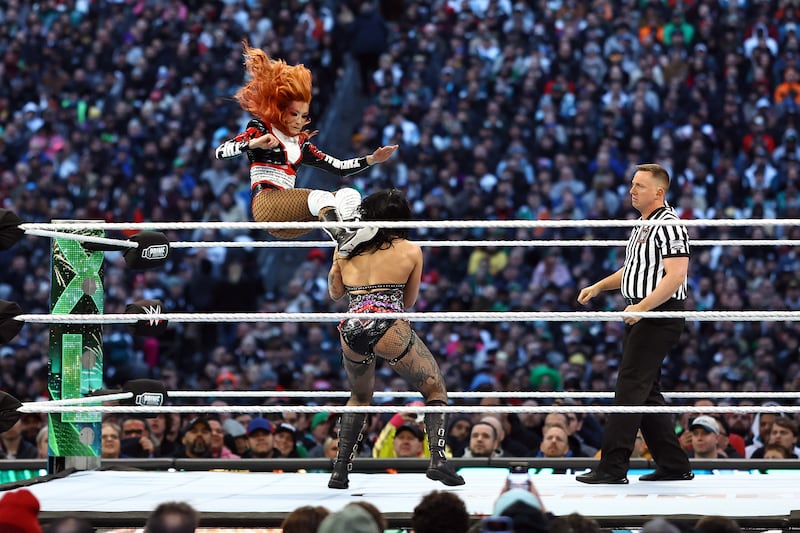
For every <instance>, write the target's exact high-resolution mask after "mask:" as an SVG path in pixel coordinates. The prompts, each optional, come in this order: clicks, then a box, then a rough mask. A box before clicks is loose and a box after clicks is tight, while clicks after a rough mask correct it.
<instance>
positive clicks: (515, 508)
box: [481, 470, 550, 533]
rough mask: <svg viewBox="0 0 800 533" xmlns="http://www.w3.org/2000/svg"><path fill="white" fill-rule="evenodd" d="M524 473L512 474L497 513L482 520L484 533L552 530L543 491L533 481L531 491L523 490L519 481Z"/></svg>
mask: <svg viewBox="0 0 800 533" xmlns="http://www.w3.org/2000/svg"><path fill="white" fill-rule="evenodd" d="M520 474H521V472H518V471H514V470H512V472H510V473H509V478H508V479H507V480H506V484H505V486H504V487H503V490H502V492H501V493H500V496H499V497H498V498H497V501H496V502H495V504H494V513H493V514H492V516H488V517H486V518H484V519H483V520H482V521H481V531H482V532H484V531H485V532H488V531H491V532H503V531H505V532H507V533H511V532H514V531H526V532H529V533H545V532H547V531H548V528H549V522H550V519H549V516H548V515H547V509H546V508H545V505H544V502H543V501H542V498H541V496H539V491H537V490H536V486H535V485H534V484H533V483H532V482H530V478H528V481H529V482H528V488H527V489H524V488H519V484H518V483H517V482H516V479H517V477H518V476H519V475H520ZM522 475H525V474H522Z"/></svg>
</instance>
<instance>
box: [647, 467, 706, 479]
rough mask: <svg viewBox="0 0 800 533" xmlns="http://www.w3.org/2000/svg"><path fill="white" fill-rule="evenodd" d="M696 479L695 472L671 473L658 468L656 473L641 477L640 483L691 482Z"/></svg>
mask: <svg viewBox="0 0 800 533" xmlns="http://www.w3.org/2000/svg"><path fill="white" fill-rule="evenodd" d="M692 479H694V472H692V471H691V470H689V471H688V472H670V471H669V470H661V469H660V468H656V470H655V472H650V473H649V474H645V475H643V476H639V481H690V480H692Z"/></svg>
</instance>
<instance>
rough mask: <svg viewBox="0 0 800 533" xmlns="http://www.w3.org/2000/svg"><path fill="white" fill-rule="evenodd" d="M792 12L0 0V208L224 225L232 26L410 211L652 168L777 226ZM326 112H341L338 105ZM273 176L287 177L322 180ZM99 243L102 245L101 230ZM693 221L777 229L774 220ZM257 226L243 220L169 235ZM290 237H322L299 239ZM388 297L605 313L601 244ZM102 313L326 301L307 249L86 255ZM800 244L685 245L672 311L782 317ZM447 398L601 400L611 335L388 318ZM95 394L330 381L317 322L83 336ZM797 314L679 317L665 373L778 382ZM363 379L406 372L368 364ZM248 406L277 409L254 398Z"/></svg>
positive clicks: (556, 0)
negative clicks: (682, 324) (88, 339)
mask: <svg viewBox="0 0 800 533" xmlns="http://www.w3.org/2000/svg"><path fill="white" fill-rule="evenodd" d="M799 15H800V7H798V6H797V4H796V3H795V2H793V1H792V0H766V1H765V0H684V1H672V0H591V1H577V0H526V1H522V0H517V1H512V0H405V1H401V0H386V1H382V2H375V1H373V0H270V1H266V0H265V1H259V0H219V1H207V0H204V1H199V0H184V1H181V0H116V1H115V0H107V1H103V2H99V1H91V0H42V1H40V2H37V3H29V2H23V1H15V0H8V1H7V2H3V3H2V5H0V58H2V59H1V60H0V202H2V206H3V207H6V208H8V209H11V210H13V211H15V212H17V213H18V214H19V215H20V216H21V217H22V218H23V220H25V221H26V222H49V221H51V220H65V219H67V220H68V219H80V220H105V221H113V222H144V221H165V222H167V221H169V222H172V221H225V222H236V221H247V220H249V219H250V214H249V179H248V168H247V163H246V161H244V160H243V159H237V160H233V161H225V162H223V161H217V160H215V159H214V156H213V151H214V148H216V146H218V145H219V144H220V143H221V141H223V140H224V139H227V138H229V137H232V136H233V135H235V134H236V133H238V132H239V131H241V130H243V129H244V124H246V122H247V120H248V119H249V117H248V116H247V115H246V114H244V113H242V112H241V110H240V109H239V107H238V105H237V104H236V102H235V101H234V100H233V99H232V95H233V94H234V93H235V91H236V89H237V88H238V87H239V86H240V85H241V84H242V82H243V80H244V68H243V64H242V55H241V51H242V46H241V43H242V41H243V40H247V41H249V42H250V44H252V45H254V46H259V47H263V48H264V49H266V50H267V51H268V52H269V53H270V54H271V55H272V56H273V57H276V58H283V59H285V60H286V61H287V62H289V63H304V64H305V65H306V66H308V67H309V68H310V69H311V71H312V72H313V75H314V100H313V103H312V109H311V111H312V115H313V117H314V123H312V128H314V129H316V128H319V129H320V134H319V136H318V137H316V138H315V141H317V142H316V144H317V145H318V146H319V147H320V148H321V149H322V150H323V151H326V152H328V153H331V154H332V155H335V156H337V157H339V158H342V159H343V158H346V157H351V156H360V155H365V154H367V153H371V151H372V150H374V149H375V148H376V147H377V146H379V145H383V144H392V143H397V144H399V145H400V150H399V152H398V153H397V154H395V156H394V157H393V158H392V159H391V160H390V161H388V162H387V163H385V164H382V165H377V166H375V167H372V168H371V169H369V171H367V172H365V173H363V174H360V175H357V176H355V177H353V178H351V179H348V180H346V181H345V182H343V183H337V182H336V181H329V182H328V184H329V187H328V188H330V189H335V188H336V187H337V186H339V185H349V186H354V187H357V188H358V189H359V190H361V191H362V193H364V194H368V193H370V192H372V191H374V190H376V189H379V188H385V187H389V186H394V187H399V188H402V189H403V190H405V191H406V192H407V194H408V196H409V198H410V200H411V202H412V204H413V207H414V211H415V216H416V217H417V218H418V219H421V220H460V219H464V220H473V219H475V220H503V219H527V220H560V219H566V220H610V219H626V218H634V217H636V216H638V214H637V213H636V212H635V211H634V210H632V208H631V207H630V201H629V197H628V194H627V188H628V184H629V181H630V177H631V176H632V173H633V168H634V166H635V165H636V164H639V163H644V162H657V163H660V164H662V165H664V166H665V167H667V168H668V169H669V170H670V173H671V176H672V179H673V182H672V187H671V190H670V194H669V201H670V203H671V205H674V206H675V207H676V208H677V210H678V212H679V213H680V215H681V217H683V218H685V219H687V220H688V219H703V218H713V219H773V218H800V210H799V209H800V197H798V172H800V162H799V160H800V146H798V139H797V137H798V128H800V76H799V75H798V74H799V73H800V35H799V34H798V32H799V31H800V29H799V28H798V26H797V24H798V23H799V22H800V17H799ZM343 110H348V111H347V112H346V113H344V112H343ZM303 172H305V171H301V172H300V174H299V179H298V185H299V186H307V185H309V184H312V183H313V184H314V187H317V188H319V187H320V183H324V180H326V179H327V180H330V179H331V178H330V177H327V178H323V177H320V176H317V175H315V174H313V173H311V172H308V173H305V174H304V173H303ZM109 235H111V236H113V235H114V234H113V233H112V232H110V233H109ZM691 235H692V238H693V239H695V240H698V239H750V238H785V239H798V238H800V227H797V226H785V227H774V226H766V225H765V226H757V225H754V226H751V227H741V228H740V227H711V228H692V229H691ZM168 236H169V238H170V239H171V240H172V241H217V240H225V241H230V240H241V241H259V240H266V239H269V238H270V237H269V236H268V234H267V233H266V232H265V231H239V230H236V231H233V230H223V229H220V230H202V231H199V230H198V231H174V232H169V233H168ZM309 238H319V239H322V238H323V234H322V233H321V232H318V231H316V230H315V232H314V233H311V234H309ZM412 238H414V239H415V240H420V241H422V240H425V239H450V240H464V239H497V240H502V239H512V240H533V239H535V240H549V241H553V240H559V239H626V238H627V231H626V230H625V228H590V227H587V228H585V229H581V228H569V229H525V230H502V229H501V230H490V231H489V230H485V229H479V230H473V229H469V230H463V229H448V230H420V231H416V232H415V233H414V235H413V237H412ZM49 246H50V244H49V241H48V240H47V239H43V238H41V237H26V238H25V239H24V240H23V241H22V242H20V243H18V244H17V245H16V246H14V248H12V249H11V250H8V251H5V252H1V253H0V272H2V276H1V277H0V298H3V299H6V300H13V301H16V302H18V303H19V304H20V305H21V306H22V308H23V310H24V312H25V313H48V312H49V305H50V301H49V298H50V281H49V280H50V264H49V256H50V249H49ZM424 250H425V272H424V275H423V285H422V290H421V292H420V298H419V301H418V303H417V305H416V308H415V310H416V311H421V312H425V311H509V312H515V311H559V312H570V311H592V310H609V311H616V310H620V309H622V308H623V307H624V305H623V304H622V302H621V300H620V297H619V296H618V295H617V294H611V293H609V294H608V295H606V296H605V297H604V298H596V299H595V300H593V302H592V304H591V305H590V306H588V307H583V306H580V305H579V304H578V303H577V301H576V298H577V293H578V291H579V289H580V288H581V287H583V286H585V285H587V284H588V283H589V282H592V281H594V280H596V279H599V278H600V277H602V276H604V275H605V274H607V273H610V272H612V271H614V270H616V269H617V268H619V266H620V265H621V261H622V250H621V249H619V248H614V247H608V248H604V247H580V246H568V247H560V246H557V245H554V246H550V247H511V246H509V247H501V246H496V247H472V246H459V247H424ZM106 257H107V261H106V264H105V272H104V290H105V312H106V313H117V312H122V311H123V310H124V307H125V305H126V304H127V303H128V302H130V301H132V300H136V299H141V298H158V299H161V300H162V301H163V302H164V303H165V306H166V308H167V310H168V311H169V312H257V311H264V312H292V313H306V312H331V311H344V309H345V308H344V307H343V305H344V303H343V302H332V301H331V300H330V299H329V298H328V295H327V287H326V275H327V270H328V267H329V264H330V259H331V249H330V248H314V249H310V250H309V249H308V248H299V249H295V250H288V249H284V248H279V249H270V248H266V249H265V248H224V247H211V248H197V249H183V248H181V249H173V250H172V254H171V258H170V260H169V262H168V264H167V265H166V266H165V267H164V268H163V269H159V270H154V271H144V272H137V271H131V270H128V269H126V268H125V263H124V261H123V260H122V258H121V256H120V255H119V254H117V253H107V254H106ZM798 270H800V247H797V246H788V245H787V246H738V245H732V246H696V247H695V248H694V249H693V255H692V259H691V262H690V286H691V292H690V296H689V302H688V305H687V309H689V310H732V311H736V310H763V311H770V310H783V309H791V310H800V287H799V286H798V279H797V272H798ZM415 326H416V328H417V331H418V333H419V335H420V336H421V337H423V338H424V339H425V342H426V343H427V345H428V346H429V347H430V348H431V351H432V352H433V353H434V355H435V356H437V358H438V359H439V362H440V364H441V366H442V369H443V372H444V374H445V376H446V380H447V384H448V389H449V390H451V391H503V390H510V391H517V390H519V391H528V390H543V391H548V390H556V391H558V390H591V391H608V390H612V389H613V384H614V380H615V370H616V367H617V358H618V356H619V352H620V343H621V333H622V327H623V323H622V321H619V322H596V323H595V322H582V321H577V322H573V323H562V322H535V323H532V322H519V321H513V320H509V321H508V322H499V323H497V322H486V323H481V322H470V323H422V322H420V323H417V324H415ZM104 328H105V329H104V357H105V360H104V367H105V375H106V381H107V385H108V386H109V387H114V386H118V385H120V384H121V383H123V382H124V381H125V380H127V379H131V378H137V377H153V378H156V379H161V380H164V381H165V382H166V383H167V387H168V389H171V390H175V389H199V390H214V389H220V390H231V389H236V390H261V389H267V390H293V389H295V390H325V389H333V390H343V389H347V381H346V378H345V376H344V373H343V371H342V368H341V365H340V363H339V357H340V355H339V345H338V335H337V332H336V329H335V323H325V322H322V323H320V322H306V323H268V322H264V323H257V324H249V323H248V324H180V323H171V324H170V327H169V330H168V332H167V333H166V335H164V336H163V337H160V338H138V337H133V336H132V335H131V334H130V332H129V331H128V329H127V328H126V327H125V326H124V325H120V326H106V327H104ZM798 342H800V328H798V325H797V323H796V322H770V321H764V322H758V321H755V322H689V323H687V330H686V332H685V335H684V336H683V339H682V341H681V343H680V346H679V347H678V348H677V349H676V350H675V351H674V353H673V354H672V355H671V356H670V357H669V359H668V360H667V361H666V362H665V365H664V375H663V389H664V390H688V391H702V390H723V391H724V390H730V391H754V390H758V391H773V390H798V388H800V362H799V361H798ZM47 346H48V329H47V327H46V326H41V325H32V324H28V325H26V326H25V327H24V328H23V330H22V332H21V333H20V335H19V336H18V337H17V338H16V339H15V340H14V341H13V342H12V343H11V344H9V345H6V346H2V347H0V386H1V387H2V389H3V390H7V391H8V392H10V393H12V394H14V395H15V396H17V397H18V398H20V399H21V400H23V401H31V400H36V399H42V398H46V397H48V393H47V388H46V382H47V364H48V353H47ZM376 387H377V389H378V390H406V389H407V385H406V384H405V383H404V382H402V380H399V378H396V377H395V376H394V374H393V373H392V371H391V369H390V368H389V367H388V365H385V366H383V367H382V368H380V370H379V372H378V382H377V384H376ZM273 401H277V400H273Z"/></svg>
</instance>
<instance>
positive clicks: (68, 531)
mask: <svg viewBox="0 0 800 533" xmlns="http://www.w3.org/2000/svg"><path fill="white" fill-rule="evenodd" d="M45 531H47V533H95V529H94V527H93V526H92V523H91V522H89V521H88V520H85V519H83V518H77V517H74V516H66V517H62V518H56V519H55V520H52V521H50V522H48V524H47V528H46V530H45Z"/></svg>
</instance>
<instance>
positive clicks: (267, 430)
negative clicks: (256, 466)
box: [242, 417, 281, 459]
mask: <svg viewBox="0 0 800 533" xmlns="http://www.w3.org/2000/svg"><path fill="white" fill-rule="evenodd" d="M247 441H248V443H249V448H248V450H247V451H246V452H244V453H243V454H242V458H244V459H273V458H278V457H281V452H280V451H279V450H278V449H277V448H276V447H275V437H274V434H273V428H272V424H271V423H270V421H269V420H267V419H266V418H262V417H257V418H254V419H253V420H251V421H250V424H248V425H247Z"/></svg>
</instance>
